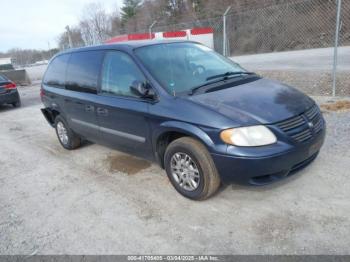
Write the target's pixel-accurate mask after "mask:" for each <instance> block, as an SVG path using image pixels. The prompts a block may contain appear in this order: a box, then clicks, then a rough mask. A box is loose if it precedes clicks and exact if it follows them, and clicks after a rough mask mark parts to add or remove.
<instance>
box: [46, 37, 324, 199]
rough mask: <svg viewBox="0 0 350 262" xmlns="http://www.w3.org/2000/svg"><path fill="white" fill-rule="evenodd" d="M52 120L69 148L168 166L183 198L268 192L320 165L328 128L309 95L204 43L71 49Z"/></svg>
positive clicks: (51, 91)
mask: <svg viewBox="0 0 350 262" xmlns="http://www.w3.org/2000/svg"><path fill="white" fill-rule="evenodd" d="M41 97H42V101H43V103H44V106H45V108H43V109H42V112H43V114H44V116H45V118H46V119H47V121H48V122H49V123H50V124H51V125H52V126H53V127H54V128H55V129H56V133H57V136H58V140H59V142H60V143H61V144H62V146H63V147H64V148H66V149H69V150H71V149H75V148H77V147H79V145H80V144H81V141H82V139H87V140H90V141H93V142H95V143H99V144H102V145H106V146H109V147H112V148H116V149H118V150H121V151H124V152H127V153H131V154H133V155H137V156H140V157H143V158H146V159H149V160H154V161H156V162H158V163H159V164H160V166H161V167H163V168H165V170H166V173H167V175H168V177H169V179H170V181H171V183H172V185H173V186H174V187H175V189H176V190H177V191H178V192H179V193H181V194H182V195H183V196H185V197H188V198H190V199H196V200H201V199H205V198H208V197H209V196H211V195H213V194H214V193H215V192H216V191H217V190H218V188H219V186H220V184H222V183H223V184H226V183H232V182H236V183H241V184H246V185H266V184H270V183H272V182H275V181H278V180H281V179H283V178H286V177H288V176H290V175H291V174H293V173H295V171H296V170H298V169H300V168H301V167H304V166H306V165H307V164H308V163H310V162H311V161H312V160H313V159H315V158H316V156H317V154H318V152H319V150H320V148H321V146H322V144H323V141H324V137H325V122H324V119H323V117H322V114H321V112H320V110H319V108H318V106H317V105H316V104H315V102H314V101H313V100H312V99H311V98H310V97H308V96H306V95H305V94H303V93H301V92H300V91H298V90H296V89H294V88H292V87H289V86H287V85H284V84H281V83H279V82H276V81H272V80H268V79H264V78H262V77H260V76H258V75H256V74H254V73H251V72H247V71H246V70H244V69H243V68H242V67H241V66H239V65H238V64H236V63H234V62H232V61H231V60H229V59H227V58H225V57H223V56H221V55H219V54H217V53H216V52H214V51H213V50H211V49H209V48H207V47H205V46H204V45H201V44H198V43H194V42H175V41H163V42H157V41H154V42H153V41H151V42H126V43H120V44H113V45H102V46H95V47H87V48H80V49H75V50H69V51H66V52H63V53H60V54H58V55H56V56H55V57H54V58H53V59H52V61H51V62H50V64H49V66H48V69H47V71H46V73H45V76H44V80H43V83H42V89H41Z"/></svg>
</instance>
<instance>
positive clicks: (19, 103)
mask: <svg viewBox="0 0 350 262" xmlns="http://www.w3.org/2000/svg"><path fill="white" fill-rule="evenodd" d="M12 106H13V107H21V100H18V101H17V102H15V103H12Z"/></svg>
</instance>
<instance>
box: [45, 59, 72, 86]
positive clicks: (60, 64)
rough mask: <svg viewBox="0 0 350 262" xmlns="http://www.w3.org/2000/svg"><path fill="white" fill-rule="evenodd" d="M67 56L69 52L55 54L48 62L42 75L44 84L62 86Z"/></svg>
mask: <svg viewBox="0 0 350 262" xmlns="http://www.w3.org/2000/svg"><path fill="white" fill-rule="evenodd" d="M69 56H70V55H69V54H67V55H60V56H57V57H56V58H55V59H54V60H53V61H52V62H51V63H50V65H49V67H48V69H47V71H46V73H45V77H44V84H45V85H50V86H54V87H59V88H64V85H65V78H66V68H67V62H68V59H69Z"/></svg>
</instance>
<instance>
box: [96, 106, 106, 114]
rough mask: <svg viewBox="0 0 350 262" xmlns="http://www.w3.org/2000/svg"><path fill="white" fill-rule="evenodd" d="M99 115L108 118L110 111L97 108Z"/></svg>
mask: <svg viewBox="0 0 350 262" xmlns="http://www.w3.org/2000/svg"><path fill="white" fill-rule="evenodd" d="M97 114H98V115H101V116H107V115H108V109H105V108H100V107H98V108H97Z"/></svg>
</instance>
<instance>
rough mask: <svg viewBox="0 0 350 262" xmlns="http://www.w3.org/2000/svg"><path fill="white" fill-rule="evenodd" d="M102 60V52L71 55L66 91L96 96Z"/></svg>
mask: <svg viewBox="0 0 350 262" xmlns="http://www.w3.org/2000/svg"><path fill="white" fill-rule="evenodd" d="M102 59H103V52H102V51H85V52H78V53H73V54H72V56H71V58H70V59H69V65H68V68H67V82H66V89H69V90H73V91H79V92H86V93H94V94H96V93H97V86H98V77H99V72H100V68H101V65H102Z"/></svg>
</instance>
